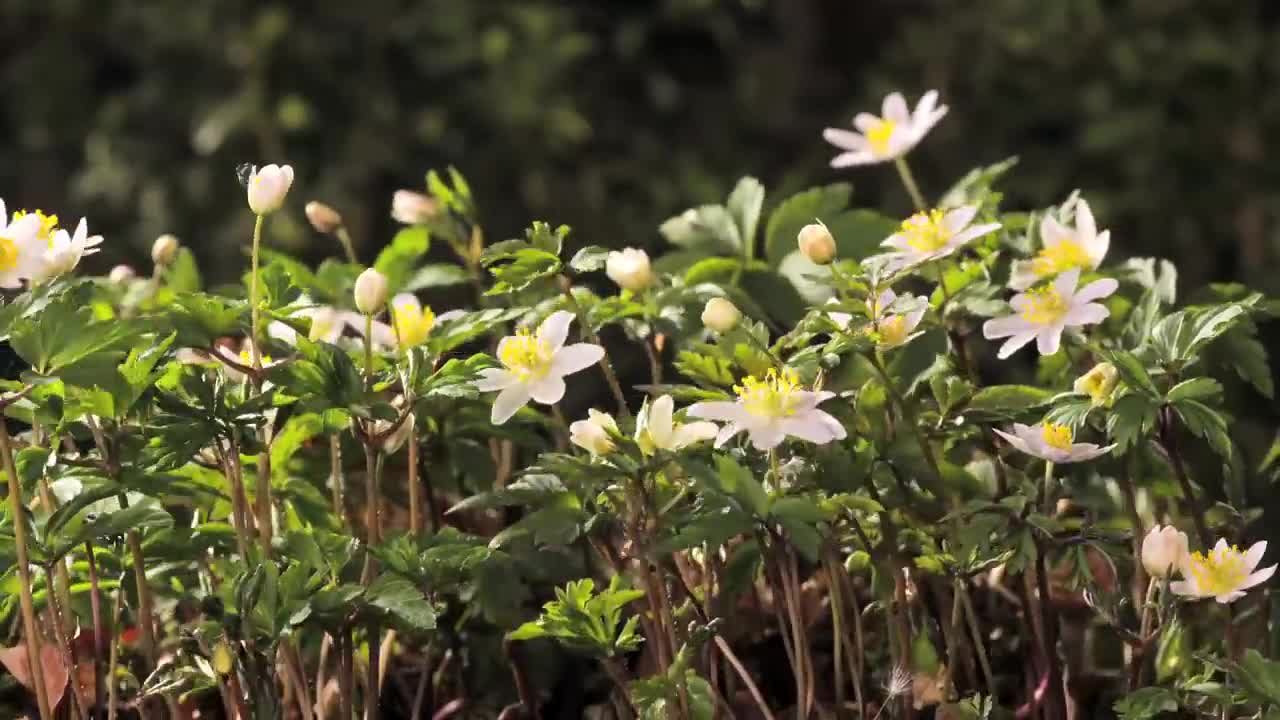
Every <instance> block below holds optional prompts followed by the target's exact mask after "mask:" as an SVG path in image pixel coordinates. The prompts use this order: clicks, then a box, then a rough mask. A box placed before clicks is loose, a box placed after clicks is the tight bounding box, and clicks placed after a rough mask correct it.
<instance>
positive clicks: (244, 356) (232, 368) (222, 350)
mask: <svg viewBox="0 0 1280 720" xmlns="http://www.w3.org/2000/svg"><path fill="white" fill-rule="evenodd" d="M215 352H216V353H217V354H218V356H219V357H220V359H221V360H223V366H224V369H225V370H226V373H227V379H228V380H230V381H231V382H233V383H235V384H237V385H240V384H242V383H244V382H245V381H246V380H248V379H249V376H248V375H246V374H245V373H243V372H241V371H240V369H239V367H236V366H237V365H238V366H240V367H245V368H251V367H253V341H252V340H250V339H248V338H245V339H244V341H243V342H241V343H240V351H239V352H236V351H235V350H232V349H231V348H229V347H227V346H226V345H219V346H218V347H217V348H215ZM259 359H260V360H261V361H262V369H263V370H266V369H267V368H270V367H274V366H275V365H277V364H279V361H278V360H276V359H275V358H273V357H271V356H270V355H267V354H266V353H263V354H262V355H261V357H260V358H259Z"/></svg>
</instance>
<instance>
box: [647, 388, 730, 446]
mask: <svg viewBox="0 0 1280 720" xmlns="http://www.w3.org/2000/svg"><path fill="white" fill-rule="evenodd" d="M674 412H675V401H674V400H672V399H671V396H670V395H663V396H662V397H659V398H658V399H657V400H654V401H653V402H652V403H650V404H649V405H648V406H647V407H645V408H644V409H643V410H641V412H640V415H639V417H638V418H637V419H636V443H637V444H639V445H640V450H641V452H643V453H645V454H646V455H652V454H653V453H654V452H655V451H656V450H679V449H681V448H685V447H688V446H690V445H692V444H694V443H698V442H702V441H703V440H710V439H711V438H713V437H715V436H716V433H718V432H719V431H720V428H718V427H716V424H715V423H711V422H706V421H705V420H704V421H700V422H691V423H677V422H676V421H675V419H674V418H673V417H672V416H673V414H674Z"/></svg>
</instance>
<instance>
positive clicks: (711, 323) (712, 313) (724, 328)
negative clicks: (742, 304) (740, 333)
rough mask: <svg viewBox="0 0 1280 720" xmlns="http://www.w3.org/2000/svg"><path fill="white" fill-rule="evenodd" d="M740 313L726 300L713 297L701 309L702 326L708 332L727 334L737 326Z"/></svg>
mask: <svg viewBox="0 0 1280 720" xmlns="http://www.w3.org/2000/svg"><path fill="white" fill-rule="evenodd" d="M740 320H742V311H741V310H739V309H738V306H737V305H734V304H733V303H732V302H730V301H729V300H728V299H726V298H722V297H713V298H711V299H710V300H708V301H707V305H706V307H704V308H702V324H703V326H704V327H706V328H707V329H708V330H713V331H715V332H718V333H727V332H729V331H730V330H732V329H734V328H735V327H737V326H738V322H739V321H740Z"/></svg>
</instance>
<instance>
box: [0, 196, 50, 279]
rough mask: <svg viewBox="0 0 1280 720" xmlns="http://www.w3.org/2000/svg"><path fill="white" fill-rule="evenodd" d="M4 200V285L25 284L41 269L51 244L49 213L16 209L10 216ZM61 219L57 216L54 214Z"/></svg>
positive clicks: (0, 260)
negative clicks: (48, 223) (11, 217)
mask: <svg viewBox="0 0 1280 720" xmlns="http://www.w3.org/2000/svg"><path fill="white" fill-rule="evenodd" d="M8 217H9V216H8V213H6V212H5V208H4V201H3V200H0V287H2V288H16V287H22V281H23V280H29V279H31V278H32V277H34V276H35V275H36V273H38V272H39V271H40V266H41V265H42V264H43V262H44V253H45V251H46V250H47V249H48V248H49V240H48V238H47V237H41V235H42V233H43V234H44V235H46V236H47V235H48V228H47V227H46V225H45V217H44V215H43V214H41V213H22V212H18V213H14V215H13V219H12V220H9V219H8ZM54 222H57V218H54Z"/></svg>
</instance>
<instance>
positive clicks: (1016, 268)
mask: <svg viewBox="0 0 1280 720" xmlns="http://www.w3.org/2000/svg"><path fill="white" fill-rule="evenodd" d="M1039 279H1040V276H1039V275H1037V274H1036V270H1035V262H1033V261H1031V260H1014V261H1013V267H1012V268H1011V269H1010V271H1009V287H1010V288H1012V289H1014V290H1018V291H1022V290H1026V289H1027V288H1029V287H1031V286H1032V285H1035V284H1036V281H1038V280H1039Z"/></svg>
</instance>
